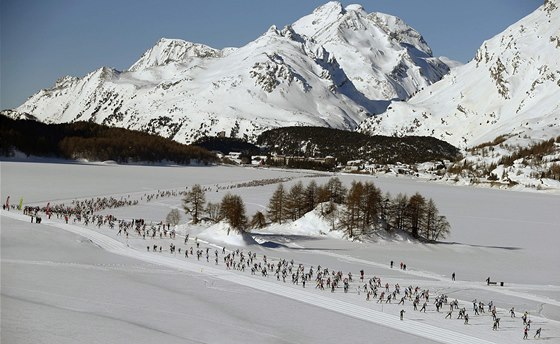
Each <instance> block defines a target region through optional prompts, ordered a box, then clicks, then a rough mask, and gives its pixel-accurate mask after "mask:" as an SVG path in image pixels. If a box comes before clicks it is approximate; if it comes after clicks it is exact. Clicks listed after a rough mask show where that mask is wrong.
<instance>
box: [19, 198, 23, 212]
mask: <svg viewBox="0 0 560 344" xmlns="http://www.w3.org/2000/svg"><path fill="white" fill-rule="evenodd" d="M22 206H23V197H22V198H20V199H19V210H21V209H22V208H21V207H22Z"/></svg>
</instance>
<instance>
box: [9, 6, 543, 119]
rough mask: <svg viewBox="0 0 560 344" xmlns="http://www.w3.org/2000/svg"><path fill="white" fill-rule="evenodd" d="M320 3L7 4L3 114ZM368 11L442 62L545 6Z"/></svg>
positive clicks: (251, 35)
mask: <svg viewBox="0 0 560 344" xmlns="http://www.w3.org/2000/svg"><path fill="white" fill-rule="evenodd" d="M325 2H326V1H316V0H276V1H273V0H220V1H219V0H202V1H200V0H197V1H194V0H89V1H86V0H0V109H6V108H13V107H16V106H19V105H20V104H21V103H23V102H24V101H25V99H26V98H27V97H29V96H31V95H32V94H33V93H35V92H37V91H38V90H40V89H41V88H48V87H51V86H52V85H53V84H54V81H55V80H56V79H58V78H59V77H61V76H64V75H72V76H84V75H85V74H87V73H88V72H91V71H93V70H95V69H97V68H99V67H101V66H109V67H113V68H116V69H119V70H125V69H127V68H128V67H130V66H131V65H132V64H133V63H134V62H135V61H136V60H137V59H138V58H139V57H140V56H141V55H142V53H144V51H146V50H147V49H149V48H150V47H151V46H152V45H153V44H155V43H156V41H157V40H158V39H159V38H161V37H167V38H180V39H184V40H187V41H193V42H198V43H204V44H207V45H209V46H211V47H214V48H223V47H226V46H242V45H244V44H246V43H248V42H250V41H252V40H254V39H255V38H257V37H258V36H260V35H261V34H262V33H263V32H265V31H266V30H267V29H268V28H269V27H270V26H271V25H273V24H274V25H276V26H278V27H283V26H285V25H287V24H290V23H293V22H294V21H296V20H297V19H299V18H301V17H303V16H304V15H307V14H309V13H311V12H312V11H313V9H314V8H316V7H318V6H320V5H322V4H323V3H325ZM341 2H342V4H343V5H344V6H346V5H348V4H351V3H360V4H361V5H363V6H364V8H365V10H366V11H368V12H384V13H389V14H392V15H395V16H398V17H400V18H402V19H403V20H404V21H405V22H407V23H408V24H409V25H410V26H412V27H414V28H415V29H416V30H418V31H419V32H420V33H421V34H422V35H423V36H424V38H425V39H426V41H427V42H428V44H429V45H430V47H431V48H432V50H433V52H434V55H436V56H442V55H443V56H447V57H449V58H452V59H455V60H458V61H461V62H468V61H469V60H470V59H471V58H472V57H473V56H474V54H475V52H476V49H478V47H479V46H480V45H481V43H482V42H483V41H484V40H486V39H489V38H491V37H492V36H494V35H496V34H498V33H499V32H501V31H503V30H504V29H505V28H506V27H508V26H509V25H511V24H513V23H514V22H516V21H517V20H519V19H521V18H523V17H524V16H526V15H528V14H529V13H531V12H532V11H534V10H535V9H536V8H537V7H538V6H540V5H541V4H542V0H539V1H537V0H469V1H460V0H363V1H361V2H360V1H341Z"/></svg>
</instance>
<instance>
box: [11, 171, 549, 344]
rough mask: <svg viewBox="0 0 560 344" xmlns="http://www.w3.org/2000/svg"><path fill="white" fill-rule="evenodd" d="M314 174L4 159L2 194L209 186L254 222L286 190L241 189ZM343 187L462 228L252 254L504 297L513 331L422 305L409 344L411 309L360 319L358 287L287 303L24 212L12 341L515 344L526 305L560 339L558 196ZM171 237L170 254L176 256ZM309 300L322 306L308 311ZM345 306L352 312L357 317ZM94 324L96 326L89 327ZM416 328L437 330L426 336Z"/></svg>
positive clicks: (17, 226) (313, 242)
mask: <svg viewBox="0 0 560 344" xmlns="http://www.w3.org/2000/svg"><path fill="white" fill-rule="evenodd" d="M313 174H314V173H313V172H308V171H287V170H268V169H254V168H236V167H222V166H214V167H148V166H119V165H103V164H97V165H87V164H62V163H19V162H2V163H1V197H2V201H5V199H6V197H7V196H8V195H9V196H11V203H12V204H14V203H17V202H18V201H19V199H20V197H23V198H24V204H38V205H46V203H47V202H55V203H56V202H68V201H70V200H72V199H76V198H86V197H97V196H115V197H117V196H121V197H123V196H127V197H128V196H129V197H133V198H134V197H136V198H139V199H140V198H142V197H143V195H144V194H150V193H153V192H155V191H157V190H168V189H172V190H177V191H182V190H185V188H186V187H190V186H191V185H193V184H195V183H198V184H202V185H204V186H207V187H208V188H210V189H212V190H213V191H212V192H208V193H207V200H208V201H213V202H217V201H219V200H220V199H221V198H222V196H223V195H224V194H225V193H226V192H232V193H236V194H239V195H240V196H242V197H243V199H244V200H245V202H246V204H247V210H248V211H247V212H248V214H249V215H251V214H252V213H254V211H256V210H263V208H264V207H266V205H267V204H268V199H269V197H270V195H271V193H272V190H274V189H275V188H276V184H270V185H265V186H259V187H236V185H237V184H239V183H242V182H248V181H253V180H264V179H275V178H287V179H286V180H287V181H286V182H285V184H287V185H290V184H291V183H294V182H297V181H299V180H302V181H303V183H304V184H306V183H308V182H309V181H310V180H311V179H312V177H311V175H313ZM330 177H331V175H328V174H327V175H325V176H323V177H321V176H314V177H313V179H315V180H316V181H317V183H319V184H321V183H324V182H326V180H328V178H330ZM338 177H339V178H340V179H341V180H343V182H344V183H346V184H348V185H349V184H350V182H351V181H352V180H355V179H362V180H363V179H368V180H372V181H373V182H374V183H375V184H376V185H377V186H378V187H379V188H381V190H382V191H383V192H390V193H391V194H393V195H395V194H398V193H406V194H408V195H411V194H414V193H415V192H417V191H418V192H420V193H421V194H422V195H424V196H425V197H428V198H433V199H434V201H435V202H436V204H437V205H438V208H439V210H440V213H441V214H443V215H445V216H447V218H448V220H449V222H450V223H451V226H452V232H451V235H450V237H449V238H448V239H446V240H445V242H444V243H441V244H437V245H433V244H419V243H409V242H402V241H391V240H381V241H379V242H377V243H361V242H350V241H347V240H343V239H334V238H329V237H308V236H298V235H290V236H279V235H267V234H259V233H255V236H254V237H255V238H256V239H258V240H260V241H267V242H268V243H269V244H270V243H274V244H276V245H272V246H271V245H265V246H263V245H251V246H247V247H243V249H245V250H252V251H253V252H256V253H258V254H259V256H262V255H265V254H266V255H267V256H268V257H273V258H271V259H294V260H295V261H296V262H298V263H302V264H305V265H306V266H307V265H315V266H316V265H318V264H322V265H323V266H329V267H332V268H333V269H337V270H342V271H352V272H353V273H355V275H357V274H358V271H359V270H360V269H364V270H365V271H366V273H367V274H368V275H369V276H372V275H376V276H383V278H384V280H389V281H390V283H399V284H400V285H401V286H408V285H422V286H423V287H425V288H429V289H430V290H432V291H433V292H436V293H445V294H447V295H449V297H451V298H458V299H459V300H463V301H465V302H466V306H467V307H471V308H472V306H469V302H470V301H471V300H472V299H474V298H478V299H483V300H485V302H488V301H490V300H493V301H494V303H495V304H497V306H498V307H499V309H500V311H501V312H504V314H502V322H503V323H504V324H506V326H504V328H503V329H502V330H500V331H492V330H491V325H492V324H491V319H486V320H484V319H483V318H475V317H473V319H472V323H473V324H475V325H476V324H477V323H478V324H480V325H483V326H482V327H483V330H480V329H478V330H477V328H480V326H478V327H477V326H472V327H469V326H464V325H463V323H462V321H460V320H454V321H450V320H449V319H447V321H445V320H444V319H443V316H444V315H445V314H440V313H437V312H436V311H435V309H434V307H433V305H432V306H431V308H432V309H430V311H429V312H428V313H426V314H425V315H424V314H423V313H422V315H419V313H417V312H414V311H413V310H412V309H411V306H410V304H408V305H406V307H405V309H406V311H407V313H406V317H407V318H410V321H411V322H410V323H409V324H410V325H409V326H410V327H409V331H408V332H412V334H411V333H408V332H407V330H406V329H404V328H400V327H401V325H398V324H399V323H398V322H397V325H393V323H392V322H391V319H384V318H382V317H380V316H379V314H389V315H392V316H395V317H397V314H398V310H399V309H400V308H402V307H397V306H396V305H387V306H386V307H385V308H383V305H375V306H374V305H370V304H369V303H368V304H367V309H371V310H373V311H376V312H378V313H375V314H366V313H360V312H366V310H365V309H364V306H365V305H364V301H363V296H359V295H357V293H356V290H352V292H351V293H350V294H351V295H350V294H348V295H343V294H342V293H335V294H333V295H330V293H327V294H325V293H324V292H318V291H316V290H314V288H309V290H306V292H307V293H309V295H307V294H301V292H300V289H301V287H300V286H297V287H294V286H293V285H292V284H291V283H287V285H284V284H282V283H281V284H280V286H281V287H282V288H280V289H278V291H277V292H276V293H273V292H268V291H272V290H273V288H276V287H269V286H268V285H267V284H262V286H261V285H260V284H259V285H257V282H255V285H254V286H253V287H251V286H252V285H251V281H252V280H251V278H253V279H255V281H256V280H258V281H260V280H261V278H259V277H250V276H248V277H242V276H237V275H235V273H233V275H232V276H230V275H227V274H225V275H223V276H222V273H221V272H219V271H218V272H216V274H210V273H209V272H208V271H207V272H206V273H205V272H204V269H207V270H208V269H209V267H206V268H205V266H206V265H205V264H207V263H206V262H202V261H201V262H200V263H199V262H196V261H194V262H187V261H185V262H182V263H179V262H181V260H180V258H181V257H178V258H177V257H174V260H171V261H152V260H153V255H147V253H146V252H144V251H145V246H146V241H145V240H143V239H141V238H130V239H129V240H127V241H126V244H128V245H129V246H128V247H126V246H125V247H126V249H124V248H123V249H122V250H121V251H115V252H109V251H110V249H109V248H110V247H113V246H112V245H113V244H111V243H112V242H121V243H124V239H123V238H122V237H117V236H116V235H115V233H114V232H110V231H107V230H103V229H101V230H93V228H90V229H87V228H81V227H80V228H78V229H79V230H78V229H71V228H66V227H64V226H61V224H60V223H59V222H57V221H56V220H55V219H53V220H52V223H49V222H48V221H45V223H44V224H41V225H36V224H31V223H28V222H27V221H26V220H25V218H24V217H23V218H22V217H18V216H20V215H18V214H14V213H13V212H12V213H10V214H6V213H5V212H3V213H2V215H3V216H2V217H1V221H2V222H1V226H2V233H1V234H2V238H1V239H2V243H1V244H2V246H1V248H2V254H1V259H2V339H3V341H4V340H6V342H10V343H28V342H38V341H43V342H47V343H61V342H75V340H76V339H77V338H81V339H82V341H83V342H97V341H100V342H104V343H107V342H112V343H117V342H122V338H123V336H126V338H130V341H133V340H134V341H136V342H141V343H142V342H146V343H148V342H154V341H156V340H158V339H163V340H166V341H168V342H185V341H186V342H228V343H231V342H242V341H244V340H246V339H247V338H254V342H271V343H272V342H274V343H277V342H286V343H294V342H321V343H324V342H334V341H342V340H351V342H364V343H366V342H371V340H372V339H377V340H380V341H381V342H386V341H389V340H391V341H396V342H407V343H411V342H431V341H441V342H445V338H446V337H445V335H446V333H443V332H441V333H436V332H437V331H436V332H434V334H427V333H428V332H429V331H428V330H427V329H428V328H429V326H434V327H435V328H440V329H442V330H441V331H444V330H445V331H450V332H451V333H457V334H461V335H462V336H465V337H464V340H465V341H466V342H469V341H471V342H472V341H473V340H474V339H484V340H487V341H489V342H503V343H509V342H512V341H517V340H519V339H520V338H521V337H522V326H521V325H520V324H519V322H520V320H518V319H517V320H511V323H510V322H509V321H510V320H509V319H506V318H507V317H508V314H507V310H509V308H511V307H515V309H516V310H518V312H522V311H524V310H528V311H529V313H530V314H531V315H532V316H534V317H535V323H539V324H541V325H538V326H542V327H543V328H544V329H543V337H547V338H549V339H550V340H552V342H554V341H559V340H560V325H559V322H558V321H559V320H560V267H559V265H558V263H557V262H558V261H560V253H559V252H558V248H557V247H558V244H559V243H560V240H559V239H560V214H559V212H558V209H560V197H559V196H554V195H546V194H538V193H526V192H512V191H503V190H491V189H477V188H471V187H457V186H450V185H442V184H434V183H428V182H424V181H419V180H414V179H408V178H402V177H398V178H389V177H385V178H381V177H371V176H354V175H338ZM288 179H289V180H288ZM218 186H219V188H218ZM180 204H181V201H180V198H178V197H167V198H161V199H158V200H157V201H152V202H145V201H144V202H140V204H138V205H137V206H133V207H128V208H119V209H113V210H110V211H108V210H106V211H104V212H103V213H111V214H113V215H115V216H117V217H119V218H135V217H142V218H145V219H149V220H152V221H154V222H159V221H160V220H163V219H164V218H165V215H166V214H167V213H168V212H169V210H170V209H172V208H178V207H180ZM185 221H186V218H185V217H183V223H184V222H185ZM71 227H79V226H71ZM181 228H182V229H183V230H186V231H187V232H188V231H191V230H192V233H196V231H197V229H195V228H192V229H190V228H189V226H182V227H181ZM180 233H182V232H180ZM100 234H101V235H103V240H101V241H100V242H96V241H95V237H94V235H100ZM90 236H91V237H90ZM105 238H106V239H105ZM165 240H166V239H163V240H162V241H161V242H165V243H167V241H165ZM167 240H168V241H169V240H170V239H167ZM148 241H149V240H148ZM178 241H179V242H180V243H182V241H181V240H178ZM149 244H150V245H151V244H152V243H151V242H150V243H149ZM205 245H206V244H205ZM167 246H168V244H167ZM185 247H186V245H185ZM271 247H276V248H271ZM127 250H130V251H131V252H129V251H127ZM167 255H169V252H168V253H167ZM390 260H394V261H396V262H399V261H404V262H406V263H407V265H408V267H409V268H408V269H407V271H402V270H399V269H390V268H389V267H388V266H387V264H388V261H390ZM178 264H190V265H188V266H189V267H188V269H187V268H186V267H185V266H186V265H178ZM197 264H200V267H199V265H197ZM199 268H200V270H201V271H198V269H199ZM220 268H221V267H220ZM185 269H187V270H185ZM189 269H190V270H189ZM451 272H456V273H457V279H458V280H457V281H456V282H451V281H450V274H451ZM224 273H225V270H224ZM218 275H219V276H220V277H217V276H218ZM242 275H243V276H246V275H248V274H247V273H245V274H242ZM487 276H492V279H493V280H497V281H505V283H506V286H505V287H503V288H499V287H487V286H486V285H485V284H484V280H485V278H486V277H487ZM241 278H249V279H248V280H246V279H243V280H241ZM275 282H276V281H275V278H271V281H270V283H272V285H277V284H276V283H275ZM244 283H245V284H247V283H248V285H249V286H248V285H244ZM258 283H261V282H258ZM263 283H264V282H263ZM267 283H268V282H267ZM311 285H312V284H311ZM312 286H313V285H312ZM261 287H262V288H261ZM259 288H260V289H259ZM292 288H298V289H297V293H296V291H290V289H292ZM302 297H309V298H310V299H309V300H308V302H306V301H302V299H301V298H302ZM314 297H329V298H332V299H333V300H335V301H336V302H343V303H344V307H343V306H341V307H342V308H340V309H338V310H337V309H334V310H333V309H325V308H324V307H321V306H318V305H316V304H314V302H315V301H314V299H313V298H314ZM333 302H334V301H333ZM347 305H350V306H347ZM352 305H354V307H355V308H354V310H352ZM345 307H349V308H348V311H346V310H345V309H346V308H345ZM403 307H404V306H403ZM343 308H344V310H342V309H343ZM445 310H447V308H445ZM352 312H357V313H356V314H363V316H364V318H363V319H362V320H356V318H357V317H358V318H359V316H356V315H355V316H352V315H350V313H352ZM376 314H377V315H376ZM370 318H371V319H370ZM162 319H165V320H162ZM367 319H370V320H367ZM413 321H414V323H413ZM92 323H93V324H94V326H90V325H89V324H92ZM372 323H373V325H372ZM416 323H421V324H422V323H423V324H426V325H425V326H424V328H422V327H418V328H416V327H414V326H416V325H417V324H416ZM413 325H414V326H413ZM428 325H429V326H428ZM403 326H407V325H403ZM533 327H535V325H533ZM92 328H97V329H103V331H93V330H92ZM535 328H536V327H535ZM424 330H425V331H424ZM415 331H416V332H415ZM422 331H424V332H426V333H424V332H422ZM434 331H435V330H434ZM532 332H534V329H532ZM415 333H418V334H417V335H416V334H415ZM430 333H431V332H430ZM545 334H546V336H545ZM248 336H250V337H248ZM473 338H474V339H473ZM543 339H544V338H543ZM127 341H129V340H127Z"/></svg>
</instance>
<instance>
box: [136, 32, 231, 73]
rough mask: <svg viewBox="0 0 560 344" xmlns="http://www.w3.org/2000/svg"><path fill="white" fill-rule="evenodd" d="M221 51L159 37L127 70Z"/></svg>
mask: <svg viewBox="0 0 560 344" xmlns="http://www.w3.org/2000/svg"><path fill="white" fill-rule="evenodd" d="M222 56H223V52H222V51H220V50H217V49H213V48H211V47H209V46H207V45H204V44H196V43H191V42H187V41H183V40H180V39H168V38H162V39H160V40H159V41H158V42H157V43H156V45H155V46H153V47H152V48H150V49H149V50H148V51H146V52H145V53H144V55H142V57H141V58H140V59H139V60H138V61H136V62H135V63H134V64H133V65H132V66H131V67H130V68H129V69H128V71H130V72H134V71H138V70H143V69H147V68H151V67H157V66H164V65H166V64H169V63H172V62H179V63H185V62H188V59H189V58H193V57H198V58H213V57H222Z"/></svg>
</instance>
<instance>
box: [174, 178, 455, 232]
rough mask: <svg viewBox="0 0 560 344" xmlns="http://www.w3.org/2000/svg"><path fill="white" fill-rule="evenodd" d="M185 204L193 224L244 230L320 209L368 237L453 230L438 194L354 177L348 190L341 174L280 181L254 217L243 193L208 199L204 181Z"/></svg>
mask: <svg viewBox="0 0 560 344" xmlns="http://www.w3.org/2000/svg"><path fill="white" fill-rule="evenodd" d="M183 206H184V209H185V212H186V213H189V214H190V215H191V217H192V221H193V223H198V222H199V221H200V220H201V219H203V218H206V219H209V220H212V221H216V222H217V221H221V220H225V221H226V222H227V223H229V225H230V227H231V228H233V229H235V230H238V231H240V232H243V231H246V230H248V229H249V228H263V227H265V226H266V225H267V224H268V223H278V224H282V223H285V222H287V221H295V220H297V219H299V218H301V217H302V216H304V215H305V214H306V213H308V212H310V211H313V210H314V209H318V211H319V212H320V214H321V216H324V217H325V218H326V219H327V220H328V221H329V222H330V223H332V228H333V230H335V229H341V230H343V231H344V232H345V234H346V235H347V236H348V237H349V238H354V237H361V236H362V237H367V236H368V235H371V234H372V233H373V232H374V231H377V230H386V231H395V230H400V231H406V232H408V233H410V234H411V235H412V236H413V237H415V238H423V239H427V240H440V239H444V238H445V237H446V236H447V235H448V234H449V231H450V225H449V222H447V220H446V218H445V216H442V215H440V214H439V210H438V209H437V207H436V205H435V203H434V201H433V200H432V199H426V198H425V197H424V196H422V195H421V194H419V193H415V194H414V195H412V196H410V197H408V196H407V195H403V194H398V195H397V196H396V197H394V198H393V197H391V195H390V194H383V193H382V192H381V190H380V189H379V188H377V187H376V186H375V185H374V184H373V183H372V182H369V181H368V182H361V181H359V182H356V181H354V182H352V185H351V186H350V188H348V189H347V188H346V187H345V186H344V185H343V184H342V182H341V181H340V179H338V178H336V177H334V178H331V179H329V180H328V181H327V183H326V184H324V185H318V184H317V183H316V182H315V181H314V180H312V181H311V182H310V183H309V184H307V185H306V186H304V185H303V183H302V182H298V183H296V184H294V185H292V186H291V187H290V188H289V189H288V188H286V187H285V186H284V184H282V183H280V184H278V187H277V188H276V190H275V191H274V193H273V194H272V196H271V198H270V200H269V203H268V209H267V211H266V214H264V213H263V212H260V211H257V212H256V213H255V214H254V215H253V216H252V218H251V220H250V221H249V220H248V218H247V216H246V211H245V204H244V203H243V200H242V199H241V197H239V196H237V195H233V194H231V193H228V194H226V195H225V196H224V197H223V198H222V201H221V202H220V203H219V204H214V203H211V202H209V203H206V197H205V193H204V189H203V188H202V187H201V186H200V185H194V186H193V187H192V188H191V189H190V190H189V191H188V192H187V193H186V195H185V198H184V199H183Z"/></svg>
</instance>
